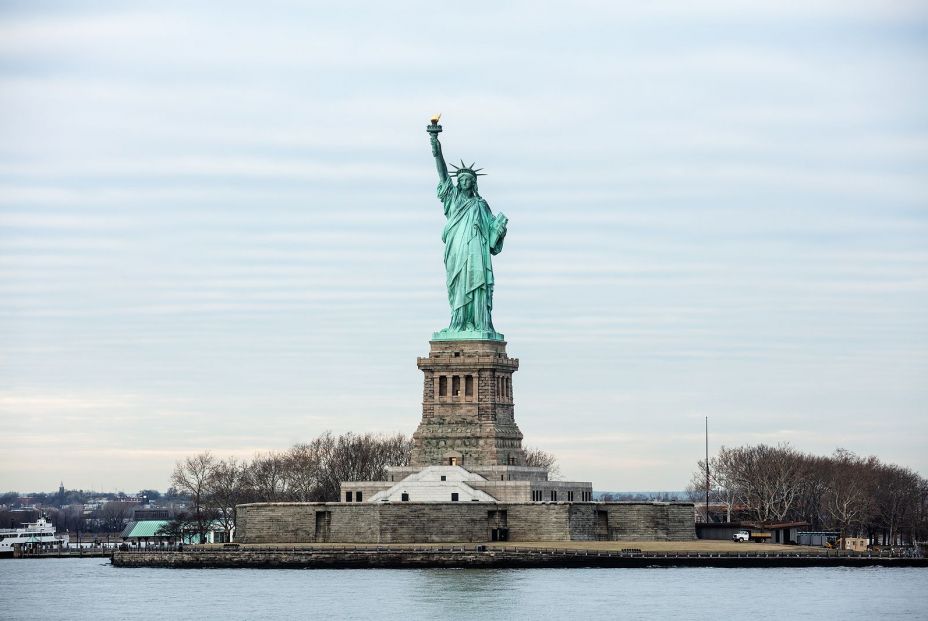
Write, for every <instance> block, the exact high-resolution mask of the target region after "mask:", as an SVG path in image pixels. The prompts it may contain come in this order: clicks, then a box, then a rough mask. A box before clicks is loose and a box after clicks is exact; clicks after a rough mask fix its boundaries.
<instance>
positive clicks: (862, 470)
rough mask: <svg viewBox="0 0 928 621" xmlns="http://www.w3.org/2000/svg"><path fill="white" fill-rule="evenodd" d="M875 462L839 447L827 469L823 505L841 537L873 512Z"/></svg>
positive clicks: (825, 471) (829, 461) (825, 469)
mask: <svg viewBox="0 0 928 621" xmlns="http://www.w3.org/2000/svg"><path fill="white" fill-rule="evenodd" d="M872 465H873V464H872V463H867V462H866V461H864V460H862V459H861V458H859V457H857V455H855V454H854V453H851V452H850V451H845V450H844V449H838V450H836V451H835V453H834V455H833V456H832V457H831V459H829V460H828V461H827V465H826V467H825V468H824V472H823V474H824V483H825V485H824V488H825V491H824V494H823V499H824V503H823V504H824V506H825V510H826V512H827V513H828V516H829V517H830V518H831V521H832V523H833V524H835V525H836V526H837V527H838V528H839V529H840V530H841V536H842V537H845V536H846V535H847V534H848V531H849V530H850V529H851V528H852V526H855V525H859V524H860V523H862V521H863V520H864V518H865V517H866V516H867V514H868V513H870V499H871V490H872V481H871V477H870V474H871V470H872ZM854 534H857V533H856V531H855V532H854Z"/></svg>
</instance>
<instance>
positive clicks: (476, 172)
mask: <svg viewBox="0 0 928 621" xmlns="http://www.w3.org/2000/svg"><path fill="white" fill-rule="evenodd" d="M449 163H450V162H449ZM474 164H476V162H474ZM474 164H471V165H470V166H468V165H467V164H465V163H464V160H461V165H460V166H458V165H457V164H451V165H452V166H454V170H453V171H451V176H452V177H458V176H460V175H473V176H475V177H485V176H486V173H482V172H480V171H481V170H483V169H482V168H474Z"/></svg>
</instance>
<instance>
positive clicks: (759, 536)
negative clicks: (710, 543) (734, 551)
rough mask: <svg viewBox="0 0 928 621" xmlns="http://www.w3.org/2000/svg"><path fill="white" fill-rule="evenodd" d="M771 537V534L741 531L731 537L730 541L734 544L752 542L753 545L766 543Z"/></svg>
mask: <svg viewBox="0 0 928 621" xmlns="http://www.w3.org/2000/svg"><path fill="white" fill-rule="evenodd" d="M772 537H773V534H772V533H768V532H761V531H757V530H755V531H750V530H746V529H742V530H739V531H738V532H737V533H735V534H734V535H732V536H731V540H732V541H734V542H735V543H743V542H747V541H753V542H754V543H766V542H768V541H770V539H771V538H772Z"/></svg>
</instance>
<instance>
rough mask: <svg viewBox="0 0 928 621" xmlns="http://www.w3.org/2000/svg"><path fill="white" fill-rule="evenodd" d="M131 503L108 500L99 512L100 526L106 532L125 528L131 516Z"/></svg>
mask: <svg viewBox="0 0 928 621" xmlns="http://www.w3.org/2000/svg"><path fill="white" fill-rule="evenodd" d="M129 507H130V504H129V503H125V502H119V501H114V502H107V503H104V505H103V506H102V507H100V509H99V510H98V512H97V519H98V520H99V524H100V528H102V529H103V531H104V532H108V533H114V532H116V531H120V530H122V529H123V526H125V524H126V520H127V519H128V517H129Z"/></svg>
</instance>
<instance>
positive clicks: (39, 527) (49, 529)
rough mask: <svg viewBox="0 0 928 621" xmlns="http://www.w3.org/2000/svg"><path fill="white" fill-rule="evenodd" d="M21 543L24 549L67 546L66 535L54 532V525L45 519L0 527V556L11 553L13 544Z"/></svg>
mask: <svg viewBox="0 0 928 621" xmlns="http://www.w3.org/2000/svg"><path fill="white" fill-rule="evenodd" d="M16 544H22V545H23V548H24V549H29V548H32V549H35V548H46V549H57V548H58V547H59V546H61V547H62V548H66V547H68V535H67V534H61V535H56V534H55V526H54V524H51V523H50V522H49V521H48V520H46V519H45V516H44V515H43V516H42V517H40V518H39V521H37V522H29V523H27V524H25V525H24V526H23V527H22V528H0V556H8V555H10V554H12V553H13V546H14V545H16Z"/></svg>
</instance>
